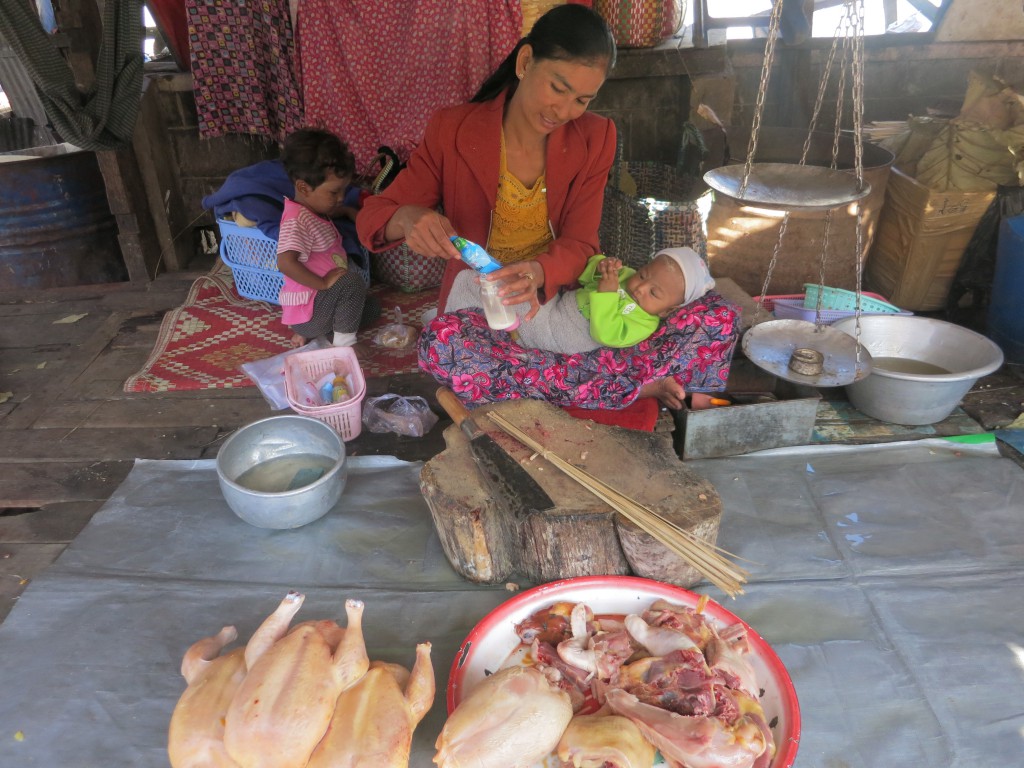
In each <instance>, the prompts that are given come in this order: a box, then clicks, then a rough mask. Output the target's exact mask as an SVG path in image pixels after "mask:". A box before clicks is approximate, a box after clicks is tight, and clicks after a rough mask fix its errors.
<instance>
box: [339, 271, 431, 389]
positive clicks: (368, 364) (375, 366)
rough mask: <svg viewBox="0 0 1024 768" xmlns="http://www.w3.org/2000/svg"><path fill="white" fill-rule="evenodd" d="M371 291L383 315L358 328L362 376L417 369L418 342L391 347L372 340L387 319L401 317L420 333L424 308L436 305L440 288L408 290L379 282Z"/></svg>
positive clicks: (397, 319) (390, 321)
mask: <svg viewBox="0 0 1024 768" xmlns="http://www.w3.org/2000/svg"><path fill="white" fill-rule="evenodd" d="M370 295H371V296H376V297H377V301H379V302H380V307H381V316H380V319H378V320H377V321H376V322H375V323H373V324H372V325H371V326H369V327H368V328H366V329H364V330H362V331H360V332H359V335H358V337H357V341H356V356H357V357H358V358H359V365H360V367H361V368H362V369H363V376H365V377H366V378H375V377H381V376H390V375H393V374H397V373H417V372H418V371H419V364H418V363H417V359H416V345H415V344H413V345H412V346H410V347H405V348H403V349H388V348H387V347H382V346H380V345H379V344H374V343H373V338H374V336H376V335H377V332H378V331H379V330H380V329H381V328H383V327H384V326H386V325H387V324H388V323H396V322H398V321H399V317H398V316H399V313H401V322H402V323H404V324H405V325H411V326H413V327H414V328H415V329H416V332H417V333H419V331H420V329H422V328H423V321H422V320H421V318H422V317H423V312H424V310H427V309H432V308H435V307H437V298H438V296H439V295H440V293H439V289H437V288H430V289H428V290H425V291H418V292H416V293H405V292H404V291H401V290H399V289H398V288H392V287H390V286H387V285H383V284H377V285H374V286H372V287H371V288H370Z"/></svg>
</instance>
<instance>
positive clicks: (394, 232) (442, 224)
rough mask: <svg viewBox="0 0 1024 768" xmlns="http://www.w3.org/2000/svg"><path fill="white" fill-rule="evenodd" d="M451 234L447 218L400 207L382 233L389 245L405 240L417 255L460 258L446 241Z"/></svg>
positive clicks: (424, 211) (405, 206)
mask: <svg viewBox="0 0 1024 768" xmlns="http://www.w3.org/2000/svg"><path fill="white" fill-rule="evenodd" d="M453 234H455V228H454V227H452V223H451V222H450V221H448V219H447V218H446V217H444V216H442V215H441V214H439V213H438V212H437V211H435V210H433V209H431V208H424V207H423V206H420V205H403V206H400V207H399V208H398V209H397V210H396V211H395V213H394V215H393V216H392V217H391V220H390V221H389V222H388V225H387V227H386V228H385V229H384V237H385V238H386V239H387V240H388V241H389V242H393V241H395V240H402V239H404V240H405V243H406V245H408V246H409V247H410V248H411V249H412V250H414V251H416V253H420V254H422V255H424V256H435V257H437V258H441V259H459V258H462V257H461V255H460V254H459V251H458V249H457V248H456V247H455V246H454V245H452V241H451V240H450V239H449V238H450V237H451V236H452V235H453Z"/></svg>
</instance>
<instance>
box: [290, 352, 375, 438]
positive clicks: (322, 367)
mask: <svg viewBox="0 0 1024 768" xmlns="http://www.w3.org/2000/svg"><path fill="white" fill-rule="evenodd" d="M285 359H286V361H287V364H286V366H285V372H284V392H285V397H287V399H288V405H290V406H291V408H292V410H293V411H295V412H296V413H298V414H299V415H301V416H311V417H312V418H314V419H319V420H320V421H323V422H326V423H327V424H329V425H330V426H331V427H332V428H333V429H334V431H335V432H337V433H338V434H339V435H341V439H342V440H345V441H348V440H352V439H353V438H356V437H358V436H359V433H360V432H362V431H363V420H362V416H363V398H364V397H365V396H366V380H365V379H364V378H363V371H362V369H361V368H360V367H359V360H358V359H356V353H355V351H354V350H353V349H352V347H328V348H327V349H315V350H313V351H311V352H296V353H294V354H292V355H289V356H288V357H287V358H285ZM328 373H333V374H334V375H336V376H346V377H347V378H348V380H349V382H350V383H351V384H352V397H351V398H349V399H348V400H346V401H345V402H343V403H337V404H332V405H310V404H308V403H307V402H305V398H304V397H303V394H302V393H303V392H304V391H305V390H306V388H307V385H313V386H314V388H315V383H316V382H317V381H318V380H319V379H321V378H323V376H324V375H325V374H328Z"/></svg>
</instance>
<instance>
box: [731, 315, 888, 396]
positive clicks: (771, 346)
mask: <svg viewBox="0 0 1024 768" xmlns="http://www.w3.org/2000/svg"><path fill="white" fill-rule="evenodd" d="M857 346H858V344H857V340H856V339H854V338H853V336H850V335H849V334H846V333H843V332H842V331H837V330H836V329H835V328H830V327H829V326H827V325H824V326H817V325H815V324H814V323H810V322H808V321H806V320H769V321H767V322H764V323H760V324H758V325H755V326H754V327H753V328H751V329H750V330H748V331H747V332H746V333H745V334H744V335H743V353H744V354H745V355H746V356H747V359H748V360H750V362H752V363H754V364H755V365H757V366H758V367H759V368H762V369H764V370H766V371H768V373H771V374H774V375H775V376H778V377H779V378H781V379H785V380H786V381H792V382H794V383H796V384H805V385H807V386H809V387H844V386H846V385H847V384H852V383H853V382H855V381H860V380H861V379H863V378H864V377H865V376H867V375H868V374H870V373H871V354H870V353H869V352H868V351H867V350H866V349H865V348H864V347H863V346H862V347H861V348H860V355H859V356H858V354H857ZM808 349H809V350H813V351H814V352H817V353H819V354H820V355H821V358H822V359H821V369H820V372H815V373H804V372H801V371H800V370H795V369H794V367H793V361H794V355H795V354H799V351H800V350H808Z"/></svg>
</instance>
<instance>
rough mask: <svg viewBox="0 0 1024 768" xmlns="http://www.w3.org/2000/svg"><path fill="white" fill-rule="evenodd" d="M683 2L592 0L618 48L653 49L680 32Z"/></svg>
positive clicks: (683, 8) (684, 3) (671, 0)
mask: <svg viewBox="0 0 1024 768" xmlns="http://www.w3.org/2000/svg"><path fill="white" fill-rule="evenodd" d="M685 7H686V0H595V2H594V10H596V11H597V12H598V13H599V14H601V16H602V17H603V18H604V20H605V21H607V22H608V26H609V27H611V30H612V34H613V35H615V44H616V45H617V46H619V48H653V47H654V46H656V45H659V44H660V43H662V42H664V41H665V40H667V39H668V38H670V37H672V35H674V34H675V33H676V32H678V31H679V27H680V26H681V25H682V23H683V11H684V10H685Z"/></svg>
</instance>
